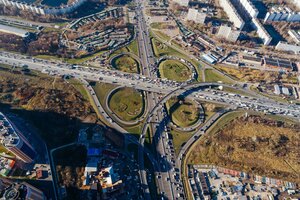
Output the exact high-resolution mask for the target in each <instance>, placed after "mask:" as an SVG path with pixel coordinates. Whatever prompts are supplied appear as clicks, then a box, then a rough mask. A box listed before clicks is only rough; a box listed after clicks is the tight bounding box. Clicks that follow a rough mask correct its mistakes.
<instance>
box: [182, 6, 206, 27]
mask: <svg viewBox="0 0 300 200" xmlns="http://www.w3.org/2000/svg"><path fill="white" fill-rule="evenodd" d="M205 19H206V14H205V13H200V12H199V11H198V10H196V9H193V8H190V9H189V11H188V14H187V17H186V20H190V21H194V22H195V23H200V24H204V23H205Z"/></svg>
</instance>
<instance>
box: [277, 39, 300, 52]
mask: <svg viewBox="0 0 300 200" xmlns="http://www.w3.org/2000/svg"><path fill="white" fill-rule="evenodd" d="M275 49H276V50H279V51H292V52H294V53H295V54H299V53H300V46H298V45H294V44H289V43H287V42H282V41H280V42H278V44H277V45H276V47H275Z"/></svg>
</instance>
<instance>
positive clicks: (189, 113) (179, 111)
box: [167, 98, 200, 127]
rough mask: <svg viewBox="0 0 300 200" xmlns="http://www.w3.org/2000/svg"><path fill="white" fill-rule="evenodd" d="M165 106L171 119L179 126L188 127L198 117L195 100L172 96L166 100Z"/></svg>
mask: <svg viewBox="0 0 300 200" xmlns="http://www.w3.org/2000/svg"><path fill="white" fill-rule="evenodd" d="M167 108H168V110H169V113H170V115H171V120H172V121H173V122H174V123H175V124H176V125H177V126H180V127H188V126H191V125H193V124H195V123H196V122H197V120H198V119H199V115H200V112H199V109H198V105H197V104H196V103H195V102H192V101H189V100H180V101H178V100H177V99H175V98H173V99H170V100H169V101H168V105H167Z"/></svg>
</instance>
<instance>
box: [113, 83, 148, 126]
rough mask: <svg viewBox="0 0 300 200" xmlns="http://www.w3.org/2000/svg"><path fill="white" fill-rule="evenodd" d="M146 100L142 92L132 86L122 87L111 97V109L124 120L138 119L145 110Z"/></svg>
mask: <svg viewBox="0 0 300 200" xmlns="http://www.w3.org/2000/svg"><path fill="white" fill-rule="evenodd" d="M144 106H145V105H144V100H143V96H142V94H141V93H140V92H138V91H136V90H134V89H132V88H121V89H119V90H117V91H116V92H115V93H113V94H112V95H111V97H110V99H109V107H110V109H111V110H112V111H113V112H114V113H115V114H116V115H117V116H118V117H119V118H120V119H122V120H124V121H132V120H136V119H137V118H138V117H139V116H140V115H142V114H143V111H144Z"/></svg>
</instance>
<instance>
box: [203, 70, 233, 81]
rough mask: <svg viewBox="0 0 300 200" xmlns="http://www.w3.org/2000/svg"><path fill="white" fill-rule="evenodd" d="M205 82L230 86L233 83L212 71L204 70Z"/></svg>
mask: <svg viewBox="0 0 300 200" xmlns="http://www.w3.org/2000/svg"><path fill="white" fill-rule="evenodd" d="M204 73H205V80H206V82H219V81H221V82H222V83H227V84H232V83H233V82H232V81H231V80H229V79H228V78H226V77H225V76H222V75H221V74H219V73H217V72H215V71H214V70H212V69H206V70H205V72H204Z"/></svg>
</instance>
